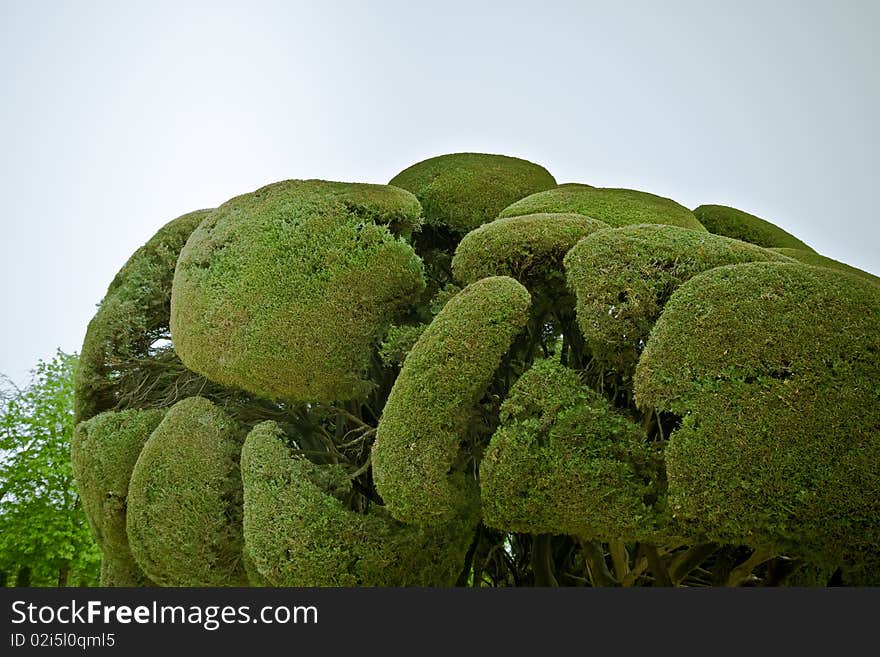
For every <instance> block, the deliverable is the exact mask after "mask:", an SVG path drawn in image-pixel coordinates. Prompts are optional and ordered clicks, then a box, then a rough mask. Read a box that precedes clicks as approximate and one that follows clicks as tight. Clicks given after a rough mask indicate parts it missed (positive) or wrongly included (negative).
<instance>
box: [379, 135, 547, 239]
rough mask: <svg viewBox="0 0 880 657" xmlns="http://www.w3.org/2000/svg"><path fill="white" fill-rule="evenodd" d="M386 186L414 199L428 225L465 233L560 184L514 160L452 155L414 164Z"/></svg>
mask: <svg viewBox="0 0 880 657" xmlns="http://www.w3.org/2000/svg"><path fill="white" fill-rule="evenodd" d="M388 184H389V185H394V186H396V187H402V188H403V189H407V190H409V191H411V192H412V193H413V194H415V195H416V198H418V199H419V202H420V203H421V204H422V208H423V209H424V213H425V221H426V223H427V224H428V225H429V226H434V227H444V228H447V229H449V230H450V231H452V232H454V233H460V234H464V233H467V232H469V231H471V230H473V229H474V228H476V227H477V226H480V225H481V224H484V223H486V222H487V221H492V220H493V219H495V217H497V216H498V213H499V212H500V211H501V210H502V209H504V208H506V207H507V206H508V205H510V204H511V203H513V202H514V201H516V200H518V199H521V198H523V197H524V196H528V195H530V194H534V193H535V192H539V191H541V190H545V189H550V188H552V187H555V186H556V181H555V180H554V179H553V176H552V175H550V173H549V172H548V171H547V170H546V169H545V168H544V167H542V166H539V165H537V164H534V163H532V162H528V161H526V160H521V159H519V158H516V157H508V156H506V155H492V154H486V153H451V154H448V155H439V156H437V157H432V158H430V159H427V160H423V161H422V162H418V163H417V164H413V165H412V166H411V167H408V168H406V169H404V170H403V171H401V172H400V173H398V174H397V175H396V176H394V178H392V179H391V181H390V182H389V183H388Z"/></svg>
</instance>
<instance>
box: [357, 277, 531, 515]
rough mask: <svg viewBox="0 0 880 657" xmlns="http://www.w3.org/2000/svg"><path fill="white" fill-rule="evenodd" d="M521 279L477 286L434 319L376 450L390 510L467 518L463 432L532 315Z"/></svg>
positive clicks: (471, 496) (469, 494)
mask: <svg viewBox="0 0 880 657" xmlns="http://www.w3.org/2000/svg"><path fill="white" fill-rule="evenodd" d="M529 304H530V296H529V293H528V291H527V290H526V289H525V288H524V287H523V286H522V285H521V284H520V283H518V282H517V281H515V280H514V279H512V278H510V277H507V276H492V277H489V278H484V279H482V280H479V281H477V282H475V283H471V284H470V285H468V286H467V287H466V288H464V289H463V290H462V291H461V292H459V293H458V294H457V295H456V296H455V297H453V298H452V299H451V300H450V301H449V302H447V303H446V305H445V306H444V307H443V310H441V311H440V313H439V314H438V315H437V316H436V317H435V318H434V321H433V322H431V324H430V325H429V326H428V328H427V329H425V332H424V333H422V335H421V337H420V338H419V340H418V342H416V344H415V346H414V347H413V349H412V351H410V353H409V355H408V356H407V358H406V361H405V362H404V364H403V368H402V369H401V371H400V374H399V376H398V377H397V380H396V381H395V383H394V387H393V388H392V389H391V393H390V394H389V396H388V401H387V402H386V404H385V409H384V411H383V413H382V417H381V420H380V421H379V426H378V428H377V433H376V441H375V443H374V444H373V449H372V464H373V479H374V481H375V483H376V488H377V490H378V491H379V494H380V495H381V496H382V498H383V499H384V501H385V504H386V505H387V507H388V509H389V511H390V513H391V515H393V516H394V517H395V518H397V519H398V520H401V521H403V522H409V523H413V524H416V525H436V524H438V523H443V522H446V521H449V520H451V519H452V518H455V517H459V516H463V515H466V511H465V510H466V509H467V508H469V507H471V506H473V505H474V504H475V503H476V501H477V498H478V493H477V487H476V483H475V482H474V480H473V479H472V478H470V477H469V476H468V475H466V474H465V473H464V472H463V471H461V470H460V469H457V468H455V463H456V457H457V456H458V453H459V447H460V444H461V442H462V440H463V438H464V436H463V435H462V429H463V426H464V424H465V423H466V421H467V419H468V415H469V413H470V412H471V410H472V409H473V407H474V405H475V404H476V403H477V402H478V401H479V400H480V398H481V397H482V396H483V394H484V393H485V391H486V388H487V386H488V385H489V382H490V381H491V379H492V376H493V375H494V374H495V371H496V370H497V369H498V366H499V365H500V363H501V359H502V358H503V356H504V355H505V353H507V351H508V349H509V348H510V345H511V343H512V342H513V339H514V338H515V337H516V335H517V333H519V331H520V330H521V329H522V327H523V326H524V325H525V323H526V321H527V319H528V311H529Z"/></svg>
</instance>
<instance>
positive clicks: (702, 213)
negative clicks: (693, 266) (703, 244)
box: [694, 205, 813, 251]
mask: <svg viewBox="0 0 880 657" xmlns="http://www.w3.org/2000/svg"><path fill="white" fill-rule="evenodd" d="M694 214H695V215H696V216H697V218H698V219H699V220H700V222H701V223H702V224H703V225H704V226H705V227H706V230H708V231H709V232H710V233H715V234H716V235H725V236H727V237H732V238H734V239H737V240H742V241H743V242H749V243H751V244H757V245H758V246H764V247H768V248H770V247H782V248H789V249H801V250H803V251H812V250H813V249H811V248H810V247H809V246H807V245H806V244H804V243H803V242H801V241H800V240H799V239H798V238H797V237H795V236H794V235H792V234H790V233H787V232H786V231H784V230H782V229H781V228H780V227H779V226H776V225H774V224H771V223H770V222H769V221H767V220H766V219H761V218H760V217H756V216H755V215H753V214H749V213H748V212H743V211H742V210H737V209H736V208H729V207H727V206H726V205H701V206H700V207H698V208H696V209H695V210H694Z"/></svg>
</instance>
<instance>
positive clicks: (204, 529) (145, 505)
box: [127, 397, 247, 586]
mask: <svg viewBox="0 0 880 657" xmlns="http://www.w3.org/2000/svg"><path fill="white" fill-rule="evenodd" d="M241 444H242V436H241V435H240V432H239V430H238V427H237V426H236V425H235V423H234V422H233V421H232V420H231V419H230V418H229V417H228V416H227V415H226V413H224V412H223V411H221V410H220V409H219V408H217V407H216V406H214V405H213V404H212V403H211V402H209V401H208V400H207V399H203V398H201V397H190V398H188V399H184V400H182V401H179V402H177V403H176V404H175V405H174V406H172V407H171V408H170V409H169V410H168V412H167V413H166V415H165V418H164V419H163V420H162V422H161V423H160V424H159V426H157V427H156V429H155V430H154V431H153V433H152V434H151V435H150V438H149V440H147V443H146V445H145V446H144V448H143V451H141V454H140V456H139V457H138V460H137V463H136V464H135V467H134V471H133V473H132V475H131V482H130V483H129V487H128V514H127V516H128V517H127V530H128V539H129V542H130V545H131V551H132V553H133V554H134V557H135V559H136V560H137V562H138V564H139V565H140V567H141V568H142V569H143V571H144V572H145V573H146V574H147V575H148V576H149V577H150V579H152V580H153V581H154V582H156V583H157V584H160V585H162V586H246V585H247V579H246V577H245V575H244V567H243V565H242V534H241V532H242V529H241V523H242V491H241V477H240V475H239V466H238V461H239V454H240V451H241Z"/></svg>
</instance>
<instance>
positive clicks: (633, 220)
mask: <svg viewBox="0 0 880 657" xmlns="http://www.w3.org/2000/svg"><path fill="white" fill-rule="evenodd" d="M541 212H573V213H575V214H582V215H586V216H588V217H592V218H593V219H598V220H599V221H603V222H605V223H606V224H608V225H609V226H612V227H614V228H617V227H620V226H627V225H629V224H668V225H670V226H681V227H682V228H691V229H693V230H704V228H703V226H702V224H700V222H699V221H698V220H697V218H696V217H695V216H694V213H693V212H691V211H690V210H688V209H687V208H686V207H684V206H683V205H679V204H678V203H676V202H675V201H672V200H670V199H668V198H663V197H662V196H656V195H654V194H649V193H648V192H640V191H636V190H634V189H612V188H602V187H590V186H589V185H577V184H567V185H562V186H560V187H557V188H555V189H550V190H547V191H544V192H538V193H537V194H532V195H531V196H527V197H526V198H524V199H522V200H520V201H517V202H516V203H513V204H511V205H509V206H507V207H506V208H504V210H502V211H501V216H502V217H516V216H521V215H526V214H535V213H541Z"/></svg>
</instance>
